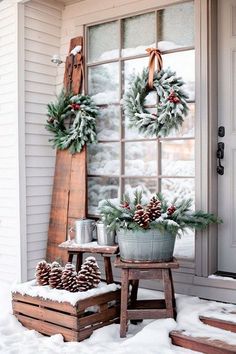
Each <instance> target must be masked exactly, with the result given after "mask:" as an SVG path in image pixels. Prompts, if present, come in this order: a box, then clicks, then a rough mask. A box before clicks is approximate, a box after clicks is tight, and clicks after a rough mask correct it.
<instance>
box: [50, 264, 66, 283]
mask: <svg viewBox="0 0 236 354" xmlns="http://www.w3.org/2000/svg"><path fill="white" fill-rule="evenodd" d="M62 271H63V268H62V267H61V266H60V264H59V263H57V262H53V263H52V269H51V272H50V274H49V285H50V287H51V288H55V289H62V288H63V286H62V281H61V276H62Z"/></svg>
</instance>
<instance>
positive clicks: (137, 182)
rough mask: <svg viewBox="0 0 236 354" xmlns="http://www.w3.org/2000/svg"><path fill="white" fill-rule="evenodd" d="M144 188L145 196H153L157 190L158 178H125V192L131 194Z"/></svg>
mask: <svg viewBox="0 0 236 354" xmlns="http://www.w3.org/2000/svg"><path fill="white" fill-rule="evenodd" d="M136 189H139V190H142V191H143V196H144V197H146V198H147V199H148V198H151V197H152V196H153V195H154V194H155V193H156V192H157V180H156V179H155V178H148V179H147V178H146V179H145V178H125V192H126V193H129V194H130V196H132V195H133V192H134V191H135V190H136Z"/></svg>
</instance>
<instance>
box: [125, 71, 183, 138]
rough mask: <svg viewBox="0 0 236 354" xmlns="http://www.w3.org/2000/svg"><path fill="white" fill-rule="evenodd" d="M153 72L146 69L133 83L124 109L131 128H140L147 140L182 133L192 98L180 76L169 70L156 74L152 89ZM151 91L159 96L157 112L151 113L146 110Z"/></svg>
mask: <svg viewBox="0 0 236 354" xmlns="http://www.w3.org/2000/svg"><path fill="white" fill-rule="evenodd" d="M148 79H149V69H148V68H146V69H144V70H143V72H142V73H141V74H139V75H137V76H134V77H133V78H132V80H131V82H130V86H129V89H128V91H127V92H126V93H125V94H124V97H123V105H124V110H125V114H126V116H127V117H128V118H129V123H130V124H129V126H130V127H131V128H132V127H136V128H138V130H139V132H140V133H144V134H145V135H146V136H156V137H158V136H166V135H168V134H170V132H171V131H172V130H173V129H178V128H179V127H180V126H181V125H182V123H183V120H184V119H183V117H184V116H186V115H187V112H188V107H187V102H186V99H187V98H188V96H187V95H186V93H185V92H184V90H183V88H182V86H183V84H184V82H183V80H182V79H181V78H180V77H177V76H176V73H175V72H173V71H171V70H170V69H167V70H163V69H162V70H160V71H155V72H154V74H153V88H150V86H149V85H148ZM151 91H156V93H157V95H158V101H159V102H158V105H157V112H156V113H150V112H149V111H148V110H147V109H146V108H145V107H144V105H145V99H146V97H147V95H148V94H149V93H150V92H151Z"/></svg>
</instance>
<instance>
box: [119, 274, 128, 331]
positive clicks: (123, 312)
mask: <svg viewBox="0 0 236 354" xmlns="http://www.w3.org/2000/svg"><path fill="white" fill-rule="evenodd" d="M128 274H129V270H128V269H122V270H121V304H120V337H121V338H124V337H126V326H127V319H128V316H127V306H128V294H129V281H128Z"/></svg>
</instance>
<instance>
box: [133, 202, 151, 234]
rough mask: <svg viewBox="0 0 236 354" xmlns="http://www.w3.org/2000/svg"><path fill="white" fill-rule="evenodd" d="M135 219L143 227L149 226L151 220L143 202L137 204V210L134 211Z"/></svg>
mask: <svg viewBox="0 0 236 354" xmlns="http://www.w3.org/2000/svg"><path fill="white" fill-rule="evenodd" d="M133 220H134V221H135V222H136V223H137V224H138V225H139V226H141V227H142V228H143V229H147V228H148V226H149V222H150V217H149V213H148V212H146V211H145V210H144V209H143V207H142V205H141V204H137V205H136V211H135V213H134V216H133Z"/></svg>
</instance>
